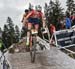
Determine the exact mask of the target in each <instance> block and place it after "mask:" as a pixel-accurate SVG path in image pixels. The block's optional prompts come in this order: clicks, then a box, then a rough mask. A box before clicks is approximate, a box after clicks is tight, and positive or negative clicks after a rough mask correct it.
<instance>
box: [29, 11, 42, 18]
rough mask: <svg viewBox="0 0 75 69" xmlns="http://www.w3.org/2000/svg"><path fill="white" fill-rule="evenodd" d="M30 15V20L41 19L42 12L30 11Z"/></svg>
mask: <svg viewBox="0 0 75 69" xmlns="http://www.w3.org/2000/svg"><path fill="white" fill-rule="evenodd" d="M30 13H31V15H30V16H29V17H32V18H41V17H42V12H38V11H36V10H32V11H31V12H30Z"/></svg>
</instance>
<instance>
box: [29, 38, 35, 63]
mask: <svg viewBox="0 0 75 69" xmlns="http://www.w3.org/2000/svg"><path fill="white" fill-rule="evenodd" d="M30 56H31V62H32V63H34V62H35V58H36V39H35V38H33V43H32V48H31V50H30Z"/></svg>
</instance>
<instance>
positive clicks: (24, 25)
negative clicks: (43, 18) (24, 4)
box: [21, 9, 29, 37]
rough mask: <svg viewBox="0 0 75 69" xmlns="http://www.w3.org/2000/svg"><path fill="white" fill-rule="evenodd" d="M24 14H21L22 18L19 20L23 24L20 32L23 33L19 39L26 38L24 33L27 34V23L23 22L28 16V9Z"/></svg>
mask: <svg viewBox="0 0 75 69" xmlns="http://www.w3.org/2000/svg"><path fill="white" fill-rule="evenodd" d="M24 12H25V13H24V14H23V18H22V20H21V22H22V23H23V27H22V32H23V33H22V35H21V37H23V36H26V33H27V23H28V21H25V20H24V18H25V17H26V16H27V15H28V13H29V10H28V9H25V11H24Z"/></svg>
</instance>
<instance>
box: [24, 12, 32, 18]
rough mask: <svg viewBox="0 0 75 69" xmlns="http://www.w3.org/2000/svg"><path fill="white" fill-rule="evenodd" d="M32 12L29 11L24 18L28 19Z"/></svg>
mask: <svg viewBox="0 0 75 69" xmlns="http://www.w3.org/2000/svg"><path fill="white" fill-rule="evenodd" d="M32 14H33V12H32V11H31V12H30V13H29V14H28V15H27V16H26V17H25V18H26V19H28V18H29V17H30V16H31V15H32Z"/></svg>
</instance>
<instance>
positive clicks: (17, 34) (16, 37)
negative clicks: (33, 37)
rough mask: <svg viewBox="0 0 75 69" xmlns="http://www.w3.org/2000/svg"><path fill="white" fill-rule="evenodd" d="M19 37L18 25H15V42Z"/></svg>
mask: <svg viewBox="0 0 75 69" xmlns="http://www.w3.org/2000/svg"><path fill="white" fill-rule="evenodd" d="M19 38H20V32H19V27H18V26H17V25H16V26H15V42H18V41H19Z"/></svg>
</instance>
